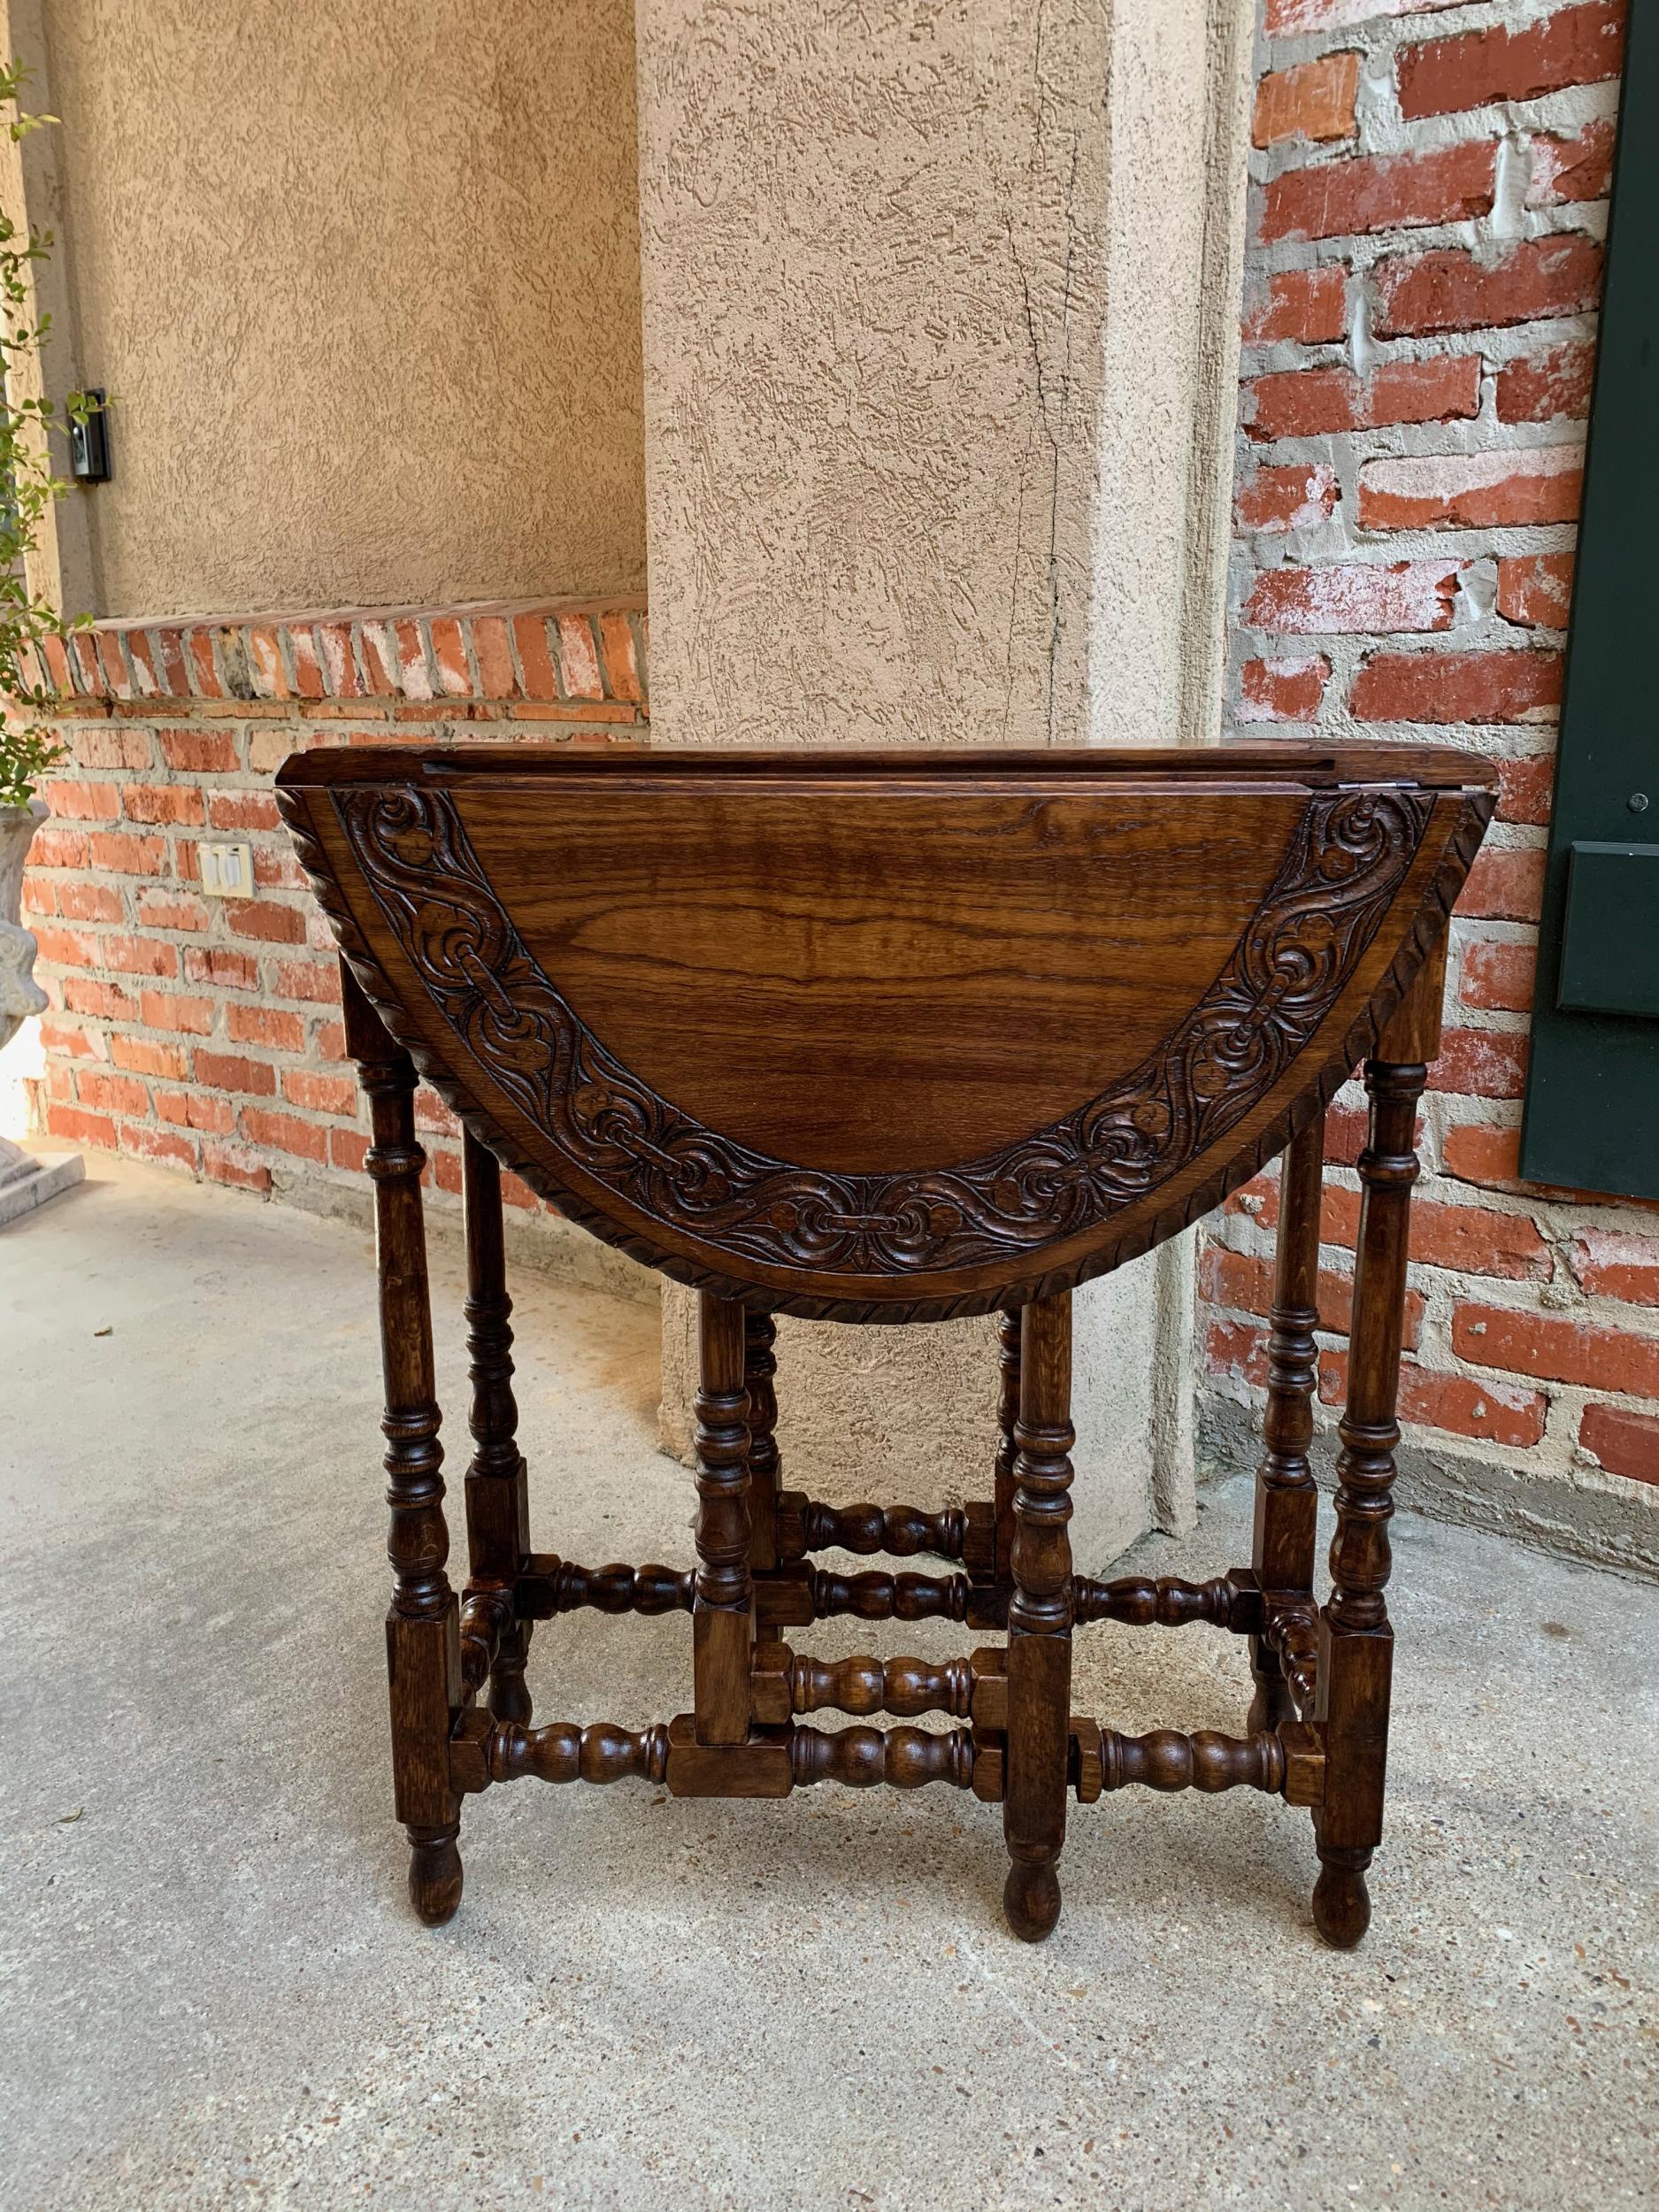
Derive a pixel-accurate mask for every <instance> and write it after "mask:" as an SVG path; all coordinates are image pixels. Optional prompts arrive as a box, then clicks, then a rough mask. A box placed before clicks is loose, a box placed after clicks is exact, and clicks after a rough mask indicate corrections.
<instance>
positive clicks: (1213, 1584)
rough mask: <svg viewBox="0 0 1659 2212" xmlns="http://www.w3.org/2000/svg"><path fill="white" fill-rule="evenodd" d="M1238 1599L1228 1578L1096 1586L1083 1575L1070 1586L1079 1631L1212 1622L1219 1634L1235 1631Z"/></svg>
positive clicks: (1140, 1578)
mask: <svg viewBox="0 0 1659 2212" xmlns="http://www.w3.org/2000/svg"><path fill="white" fill-rule="evenodd" d="M1250 1595H1252V1596H1253V1595H1254V1594H1253V1593H1251V1594H1250ZM1072 1602H1073V1607H1074V1613H1073V1617H1074V1619H1075V1620H1076V1621H1077V1623H1078V1624H1079V1627H1080V1626H1081V1625H1082V1624H1084V1623H1085V1622H1087V1621H1125V1622H1127V1623H1129V1624H1131V1625H1132V1626H1133V1627H1136V1628H1147V1627H1152V1626H1156V1627H1159V1628H1185V1627H1186V1626H1187V1624H1188V1623H1189V1622H1191V1621H1208V1622H1210V1623H1211V1624H1213V1625H1214V1626H1215V1627H1217V1628H1233V1627H1235V1626H1236V1625H1237V1624H1236V1621H1235V1618H1234V1616H1235V1615H1236V1614H1237V1613H1238V1612H1239V1611H1240V1591H1239V1590H1238V1588H1237V1586H1235V1585H1234V1583H1233V1581H1232V1580H1231V1578H1229V1577H1228V1576H1226V1575H1216V1576H1213V1577H1212V1578H1211V1579H1210V1581H1208V1582H1183V1581H1182V1580H1181V1579H1180V1578H1179V1576H1177V1575H1159V1576H1157V1577H1156V1578H1155V1577H1153V1576H1150V1575H1119V1576H1118V1578H1117V1579H1116V1580H1115V1581H1112V1582H1095V1581H1092V1580H1091V1579H1090V1578H1089V1577H1088V1576H1087V1575H1079V1576H1078V1577H1077V1578H1076V1579H1075V1581H1074V1582H1073V1584H1072Z"/></svg>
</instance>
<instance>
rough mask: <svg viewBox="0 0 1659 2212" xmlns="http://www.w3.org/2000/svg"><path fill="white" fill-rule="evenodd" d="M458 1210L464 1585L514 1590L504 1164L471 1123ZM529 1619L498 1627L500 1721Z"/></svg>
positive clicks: (519, 1554)
mask: <svg viewBox="0 0 1659 2212" xmlns="http://www.w3.org/2000/svg"><path fill="white" fill-rule="evenodd" d="M461 1210H462V1217H463V1220H464V1222H465V1230H466V1303H465V1308H464V1311H465V1315H466V1330H467V1334H466V1348H467V1353H468V1355H469V1357H470V1359H471V1363H472V1364H471V1366H470V1367H469V1369H468V1374H469V1376H470V1378H471V1380H472V1407H471V1410H470V1412H469V1414H468V1417H467V1425H468V1427H469V1428H470V1429H471V1430H472V1445H473V1450H472V1460H471V1463H469V1465H468V1467H467V1471H466V1480H465V1498H466V1546H467V1560H468V1565H469V1569H470V1586H471V1587H472V1588H473V1589H482V1590H500V1591H503V1592H504V1593H505V1594H506V1595H507V1596H508V1597H509V1598H510V1599H511V1595H512V1594H513V1591H514V1588H515V1586H516V1585H517V1583H518V1573H519V1570H520V1567H521V1566H522V1563H523V1562H524V1560H525V1557H526V1555H527V1554H528V1552H529V1549H530V1485H529V1477H528V1474H527V1471H526V1467H525V1463H524V1455H523V1454H522V1453H521V1452H520V1451H519V1449H518V1404H517V1402H516V1401H515V1400H514V1397H513V1394H512V1325H511V1316H512V1300H511V1298H510V1297H509V1296H508V1294H507V1263H506V1252H505V1248H504V1244H503V1230H502V1211H501V1166H500V1163H499V1162H498V1161H497V1160H496V1158H495V1154H494V1153H493V1152H491V1151H490V1150H489V1149H488V1147H487V1146H484V1145H481V1144H480V1142H479V1141H478V1140H477V1138H476V1137H474V1136H473V1135H472V1133H471V1131H470V1130H469V1131H467V1132H466V1133H464V1134H463V1136H462V1139H461ZM529 1640H530V1624H529V1623H528V1622H526V1621H519V1620H514V1621H513V1622H512V1623H511V1625H510V1626H508V1627H506V1628H505V1629H503V1632H502V1634H501V1639H500V1641H499V1643H498V1644H497V1647H496V1651H495V1664H494V1666H493V1667H492V1668H491V1669H490V1677H489V1709H490V1711H491V1712H492V1713H494V1714H495V1717H496V1719H497V1720H515V1721H527V1720H528V1719H529V1718H530V1694H529V1692H528V1690H527V1689H526V1686H525V1678H524V1673H525V1661H526V1656H527V1655H528V1650H529Z"/></svg>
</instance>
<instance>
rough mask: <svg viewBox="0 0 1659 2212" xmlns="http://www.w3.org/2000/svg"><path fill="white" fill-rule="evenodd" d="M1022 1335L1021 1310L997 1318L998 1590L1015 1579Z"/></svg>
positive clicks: (996, 1491) (996, 1578) (996, 1567)
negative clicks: (1015, 1484)
mask: <svg viewBox="0 0 1659 2212" xmlns="http://www.w3.org/2000/svg"><path fill="white" fill-rule="evenodd" d="M1019 1335H1020V1317H1019V1314H1018V1310H1016V1311H1014V1312H1012V1313H999V1314H998V1315H997V1317H996V1364H997V1382H998V1391H997V1402H996V1471H995V1485H996V1486H995V1493H994V1495H995V1508H994V1510H995V1516H996V1561H995V1570H994V1576H995V1581H996V1584H997V1586H998V1587H999V1588H1001V1589H1006V1588H1007V1587H1008V1586H1009V1585H1010V1582H1011V1581H1012V1579H1013V1573H1014V1569H1013V1558H1014V1459H1015V1455H1016V1454H1017V1453H1018V1449H1019V1447H1018V1444H1017V1443H1016V1442H1015V1440H1014V1424H1015V1423H1016V1422H1017V1421H1018V1418H1019Z"/></svg>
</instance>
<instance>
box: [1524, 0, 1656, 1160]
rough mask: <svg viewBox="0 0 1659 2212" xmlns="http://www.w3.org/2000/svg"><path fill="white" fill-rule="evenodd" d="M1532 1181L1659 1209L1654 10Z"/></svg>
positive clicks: (1612, 239)
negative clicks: (1648, 1201)
mask: <svg viewBox="0 0 1659 2212" xmlns="http://www.w3.org/2000/svg"><path fill="white" fill-rule="evenodd" d="M1521 1172H1522V1174H1523V1175H1525V1177H1527V1178H1528V1179H1529V1180H1531V1181H1533V1182H1539V1183H1564V1184H1569V1185H1571V1186H1573V1187H1577V1188H1581V1189H1586V1190H1595V1191H1608V1192H1611V1193H1617V1194H1620V1195H1624V1196H1628V1197H1640V1198H1659V7H1655V6H1650V5H1637V6H1635V7H1632V9H1631V11H1630V18H1629V42H1628V46H1627V49H1626V53H1625V63H1624V95H1623V98H1622V101H1621V104H1620V119H1619V131H1618V152H1617V164H1616V167H1615V172H1614V180H1613V209H1612V227H1611V233H1610V236H1609V249H1608V272H1607V296H1606V299H1605V301H1604V303H1603V305H1602V311H1601V343H1600V349H1599V352H1598V356H1597V362H1596V375H1595V396H1594V401H1593V403H1592V406H1591V411H1590V445H1589V453H1588V456H1587V460H1586V472H1585V492H1584V516H1583V522H1582V526H1581V528H1580V532H1579V539H1578V571H1577V578H1576V583H1575V588H1574V592H1573V605H1572V626H1571V635H1570V638H1569V642H1568V649H1567V680H1566V691H1565V695H1564V699H1563V708H1562V725H1561V749H1560V754H1559V757H1558V758H1557V762H1556V767H1555V811H1554V814H1553V816H1552V818H1551V823H1550V833H1549V863H1548V873H1547V875H1546V879H1545V887H1544V912H1543V926H1542V929H1541V931H1540V941H1539V960H1538V994H1537V1000H1536V1003H1535V1007H1534V1011H1533V1017H1532V1064H1531V1069H1530V1071H1529V1074H1528V1078H1527V1090H1526V1119H1525V1125H1524V1128H1523V1131H1522V1136H1521Z"/></svg>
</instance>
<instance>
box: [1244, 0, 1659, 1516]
mask: <svg viewBox="0 0 1659 2212" xmlns="http://www.w3.org/2000/svg"><path fill="white" fill-rule="evenodd" d="M1621 32H1622V11H1621V9H1620V7H1619V6H1618V5H1617V4H1608V0H1589V4H1581V5H1567V6H1553V7H1552V6H1548V5H1544V4H1540V0H1501V4H1484V5H1478V6H1461V7H1459V6H1448V5H1446V4H1444V0H1440V4H1436V0H1265V4H1264V7H1263V16H1262V22H1261V34H1262V35H1261V38H1260V41H1259V43H1258V48H1257V59H1258V81H1257V87H1256V111H1255V130H1254V141H1255V147H1256V151H1255V153H1254V155H1253V158H1252V179H1253V181H1252V187H1251V192H1250V214H1249V224H1250V229H1249V237H1248V248H1247V277H1246V287H1247V296H1246V300H1245V305H1244V354H1243V373H1242V388H1241V395H1240V439H1239V464H1238V479H1237V517H1236V541H1235V547H1234V598H1233V604H1234V608H1235V622H1236V636H1235V641H1234V655H1233V661H1234V665H1233V690H1232V702H1233V703H1232V711H1231V726H1232V731H1233V734H1235V735H1237V736H1240V737H1259V736H1261V735H1263V734H1270V735H1271V734H1275V733H1277V734H1280V735H1285V736H1307V737H1310V738H1317V737H1323V736H1329V737H1332V738H1349V737H1351V738H1356V739H1366V740H1375V739H1379V738H1385V739H1386V738H1400V739H1409V738H1414V737H1416V738H1424V737H1433V738H1440V737H1444V738H1448V739H1451V740H1453V741H1455V742H1457V743H1460V744H1464V745H1468V746H1471V747H1472V748H1474V749H1477V750H1479V751H1480V752H1482V753H1485V754H1486V755H1487V756H1488V757H1491V758H1493V759H1494V760H1496V762H1497V763H1498V764H1499V768H1500V772H1501V774H1502V805H1501V810H1500V813H1499V818H1498V820H1497V823H1496V825H1495V826H1494V830H1493V832H1492V833H1491V835H1490V837H1489V839H1488V841H1487V844H1486V849H1485V851H1484V852H1483V854H1482V856H1481V857H1480V859H1479V863H1478V864H1477V866H1476V869H1475V872H1474V874H1473V877H1472V878H1471V882H1470V885H1469V887H1468V889H1467V891H1466V893H1465V895H1464V896H1463V901H1462V902H1461V904H1460V908H1459V914H1458V919H1457V922H1456V925H1455V947H1454V956H1453V966H1452V977H1451V994H1452V995H1451V1002H1450V1006H1449V1010H1448V1030H1447V1033H1446V1041H1445V1051H1444V1053H1443V1055H1442V1056H1441V1058H1440V1061H1439V1062H1438V1063H1437V1064H1436V1066H1435V1068H1434V1070H1433V1071H1432V1087H1431V1091H1430V1094H1429V1095H1428V1097H1427V1099H1426V1101H1425V1112H1424V1117H1423V1148H1424V1158H1425V1179H1424V1182H1423V1184H1422V1186H1421V1201H1422V1202H1421V1204H1420V1206H1419V1208H1418V1210H1417V1225H1416V1230H1415V1233H1414V1236H1413V1242H1412V1252H1413V1261H1414V1265H1413V1278H1412V1279H1413V1307H1412V1313H1411V1329H1410V1344H1409V1352H1408V1358H1407V1366H1406V1372H1405V1382H1404V1413H1405V1415H1406V1417H1407V1418H1408V1421H1409V1430H1408V1442H1409V1444H1410V1445H1413V1446H1416V1447H1419V1448H1422V1449H1423V1451H1425V1453H1427V1454H1428V1455H1431V1456H1432V1458H1433V1459H1435V1460H1436V1461H1437V1462H1438V1463H1439V1464H1440V1466H1441V1467H1442V1468H1450V1469H1452V1470H1453V1471H1454V1472H1455V1471H1456V1468H1457V1466H1458V1464H1459V1463H1460V1462H1461V1463H1463V1464H1464V1465H1465V1466H1468V1465H1471V1464H1472V1463H1478V1462H1486V1463H1492V1464H1494V1465H1495V1466H1498V1467H1500V1468H1502V1469H1504V1470H1508V1471H1511V1472H1512V1473H1514V1474H1517V1475H1519V1476H1521V1477H1522V1478H1526V1477H1534V1478H1537V1479H1539V1482H1540V1488H1539V1489H1538V1490H1536V1491H1535V1492H1534V1493H1533V1496H1534V1497H1542V1496H1543V1495H1544V1494H1545V1493H1546V1492H1547V1491H1548V1488H1549V1486H1550V1485H1551V1484H1552V1483H1553V1484H1555V1485H1556V1486H1560V1485H1563V1484H1565V1485H1570V1486H1573V1487H1574V1488H1575V1489H1577V1490H1578V1492H1580V1493H1582V1492H1584V1491H1586V1490H1589V1491H1595V1490H1600V1491H1601V1492H1603V1493H1608V1492H1619V1491H1623V1492H1624V1494H1625V1496H1626V1498H1627V1500H1628V1501H1629V1502H1631V1503H1632V1504H1635V1503H1638V1502H1640V1503H1648V1504H1650V1503H1652V1502H1654V1500H1653V1494H1652V1492H1651V1491H1649V1492H1647V1493H1637V1492H1635V1491H1634V1489H1633V1485H1634V1484H1637V1483H1640V1484H1649V1485H1651V1484H1655V1483H1659V1219H1656V1218H1655V1213H1656V1211H1659V1210H1655V1209H1654V1208H1652V1207H1641V1206H1637V1205H1634V1204H1631V1203H1624V1204H1620V1203H1618V1202H1611V1201H1601V1200H1595V1199H1588V1198H1584V1197H1582V1196H1581V1195H1575V1194H1572V1193H1569V1192H1559V1191H1543V1190H1540V1189H1537V1188H1535V1187H1532V1186H1529V1185H1526V1184H1524V1183H1521V1182H1519V1181H1518V1180H1517V1136H1518V1128H1519V1122H1520V1113H1521V1093H1522V1085H1523V1080H1524V1077H1525V1066H1526V1043H1527V1019H1528V1009H1529V1007H1530V1004H1531V1000H1532V965H1533V955H1534V941H1535V936H1536V930H1535V923H1536V918H1537V914H1538V899H1539V889H1540V880H1541V872H1542V865H1543V858H1544V846H1545V839H1546V835H1547V825H1548V812H1549V794H1550V779H1551V768H1552V752H1553V747H1554V742H1555V715H1556V708H1557V703H1558V702H1559V699H1560V696H1561V676H1562V649H1563V644H1564V642H1565V639H1564V629H1563V626H1564V624H1565V622H1566V618H1567V606H1568V594H1569V588H1570V585H1571V572H1572V548H1573V538H1574V531H1573V524H1574V519H1575V518H1576V516H1577V513H1578V495H1579V471H1580V463H1581V459H1582V454H1583V444H1584V420H1585V415H1586V411H1587V408H1588V403H1589V391H1590V374H1591V369H1592V366H1593V363H1594V341H1595V309H1596V306H1597V303H1598V301H1599V298H1600V294H1601V239H1602V237H1603V235H1604V233H1605V227H1606V212H1607V210H1606V197H1605V196H1606V193H1607V189H1608V179H1609V161H1610V156H1611V150H1612V141H1613V116H1614V113H1615V110H1616V104H1617V72H1618V68H1619V63H1620V55H1621V44H1622V38H1621ZM1361 1103H1362V1100H1361V1097H1360V1094H1358V1093H1357V1091H1356V1090H1355V1089H1353V1088H1350V1090H1349V1091H1348V1092H1347V1093H1345V1094H1344V1095H1343V1099H1342V1102H1341V1103H1340V1107H1339V1110H1337V1111H1336V1112H1335V1114H1334V1115H1333V1124H1332V1126H1333V1152H1334V1156H1335V1158H1336V1160H1337V1161H1338V1162H1339V1163H1340V1164H1339V1165H1336V1166H1334V1167H1333V1169H1332V1171H1331V1172H1330V1174H1329V1175H1328V1178H1327V1188H1326V1200H1325V1223H1326V1227H1325V1238H1326V1251H1325V1260H1326V1267H1327V1278H1326V1292H1325V1307H1326V1316H1325V1317H1326V1322H1327V1332H1326V1334H1325V1354H1324V1361H1323V1369H1324V1372H1323V1381H1322V1395H1323V1396H1324V1398H1325V1401H1326V1402H1327V1405H1328V1406H1330V1407H1335V1406H1337V1405H1339V1404H1340V1400H1341V1394H1342V1387H1343V1365H1344V1355H1345V1345H1344V1338H1343V1327H1344V1315H1345V1312H1346V1306H1347V1295H1348V1274H1349V1270H1350V1268H1351V1265H1352V1252H1353V1244H1354V1231H1355V1222H1356V1213H1357V1201H1356V1176H1355V1174H1354V1171H1353V1167H1352V1162H1353V1160H1354V1157H1355V1155H1356V1148H1357V1143H1358V1138H1359V1128H1360V1118H1359V1108H1360V1105H1361ZM1275 1197H1276V1187H1275V1184H1274V1181H1273V1179H1272V1178H1271V1176H1269V1177H1264V1178H1263V1179H1261V1180H1260V1181H1259V1182H1258V1183H1257V1184H1256V1185H1255V1186H1253V1187H1252V1188H1251V1189H1250V1190H1249V1191H1248V1192H1247V1193H1245V1194H1242V1195H1241V1196H1240V1198H1238V1199H1237V1200H1235V1201H1234V1202H1233V1204H1232V1205H1231V1206H1230V1208H1229V1209H1228V1211H1227V1214H1226V1216H1225V1218H1224V1220H1223V1221H1222V1223H1221V1224H1220V1225H1219V1227H1218V1230H1217V1233H1215V1234H1214V1235H1213V1236H1212V1237H1211V1238H1210V1241H1209V1244H1208V1247H1207V1248H1206V1250H1205V1251H1204V1253H1203V1255H1202V1262H1201V1269H1202V1295H1203V1298H1204V1301H1205V1307H1204V1310H1203V1311H1202V1314H1201V1327H1202V1333H1203V1340H1204V1343H1205V1347H1206V1353H1207V1362H1206V1364H1207V1368H1208V1373H1209V1378H1210V1391H1211V1393H1212V1397H1213V1398H1214V1399H1218V1400H1221V1401H1226V1400H1232V1401H1233V1402H1242V1401H1246V1400H1249V1399H1256V1398H1259V1394H1260V1386H1261V1383H1262V1379H1263V1353H1264V1331H1263V1316H1264V1315H1265V1313H1266V1311H1267V1309H1268V1305H1269V1293H1270V1288H1271V1258H1270V1255H1271V1243H1272V1239H1271V1231H1272V1227H1273V1221H1274V1213H1275ZM1223 1425H1224V1426H1225V1423H1224V1424H1223ZM1524 1487H1525V1484H1524V1483H1523V1484H1522V1485H1520V1486H1517V1494H1518V1493H1519V1491H1520V1490H1521V1489H1523V1488H1524ZM1540 1510H1546V1511H1548V1509H1547V1508H1540Z"/></svg>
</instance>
